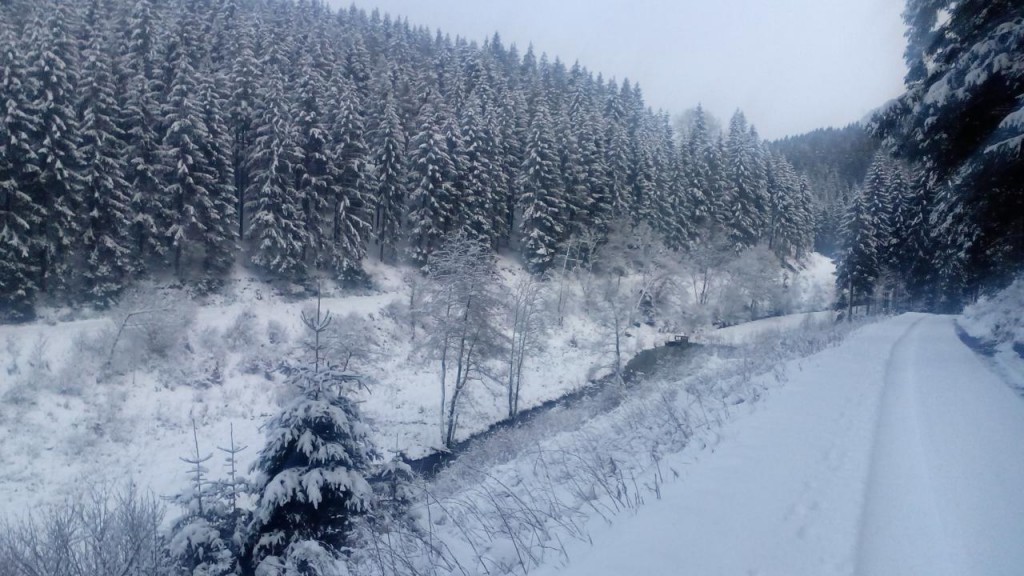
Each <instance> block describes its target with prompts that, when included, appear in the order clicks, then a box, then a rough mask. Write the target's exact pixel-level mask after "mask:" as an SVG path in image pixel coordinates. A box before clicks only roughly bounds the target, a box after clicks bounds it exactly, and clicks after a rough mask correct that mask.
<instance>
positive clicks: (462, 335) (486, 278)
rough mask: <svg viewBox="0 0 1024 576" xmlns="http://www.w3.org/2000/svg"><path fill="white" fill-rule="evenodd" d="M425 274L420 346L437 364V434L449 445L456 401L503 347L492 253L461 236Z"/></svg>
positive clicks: (437, 254)
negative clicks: (424, 329) (424, 327)
mask: <svg viewBox="0 0 1024 576" xmlns="http://www.w3.org/2000/svg"><path fill="white" fill-rule="evenodd" d="M427 275H428V278H429V280H430V281H429V283H428V285H427V286H426V287H425V290H424V309H425V316H426V318H425V321H427V322H429V332H428V333H427V337H426V339H425V341H424V343H423V346H424V347H425V349H426V350H427V351H428V353H429V354H430V355H431V357H433V358H434V359H435V360H437V361H438V362H439V365H440V366H439V367H440V373H439V376H440V385H441V403H440V406H441V413H440V430H441V441H442V443H443V444H444V446H446V447H447V446H451V445H452V443H453V442H454V441H455V433H456V430H457V428H458V416H459V399H460V397H461V396H462V394H463V393H464V392H465V390H466V386H467V384H469V382H470V381H471V380H473V379H476V378H478V377H479V376H480V375H481V374H480V364H481V362H483V361H485V360H487V359H489V358H493V357H495V356H496V355H498V354H499V353H500V352H501V351H502V349H503V348H504V337H503V335H502V333H501V331H500V329H499V326H498V318H499V315H500V310H501V299H500V297H499V294H498V282H497V274H496V271H495V269H494V255H493V252H491V250H490V248H489V247H488V246H486V245H484V244H482V243H479V242H476V241H474V240H471V239H468V238H466V237H465V236H464V235H462V234H457V235H455V236H453V237H451V238H449V239H448V240H447V241H446V242H445V243H444V244H443V245H442V246H441V247H440V248H439V249H438V250H437V251H435V252H434V253H433V254H432V255H431V257H430V265H429V268H428V270H427ZM449 377H451V378H449Z"/></svg>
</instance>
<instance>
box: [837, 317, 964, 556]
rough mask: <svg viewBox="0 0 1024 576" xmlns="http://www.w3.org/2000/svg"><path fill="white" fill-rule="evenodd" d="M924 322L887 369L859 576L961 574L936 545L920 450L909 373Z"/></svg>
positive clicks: (946, 550) (936, 521)
mask: <svg viewBox="0 0 1024 576" xmlns="http://www.w3.org/2000/svg"><path fill="white" fill-rule="evenodd" d="M923 321H924V318H923V317H922V318H919V319H918V320H916V321H915V322H914V323H913V324H911V325H910V326H909V327H908V328H907V331H906V332H905V333H904V334H903V336H901V337H900V339H899V340H897V341H896V344H895V345H894V346H893V348H892V352H891V354H890V355H889V359H888V361H887V363H886V367H885V383H884V386H885V388H884V390H883V392H882V399H881V407H880V410H879V416H878V423H877V424H876V429H875V440H874V447H873V449H872V455H871V465H870V470H869V472H868V480H867V485H866V487H865V496H864V510H863V513H862V517H861V524H860V535H859V539H858V546H857V548H858V554H857V564H858V565H857V573H858V574H865V575H867V574H871V575H878V576H883V575H886V574H893V575H896V574H901V575H904V574H929V575H931V576H942V575H945V574H948V575H949V576H954V575H956V574H959V573H961V572H960V571H959V570H957V569H954V567H953V562H954V558H953V557H952V556H955V553H953V552H952V551H951V550H950V544H949V543H941V544H940V542H941V541H942V540H943V539H944V535H943V531H942V530H941V529H940V524H941V522H940V517H939V513H938V509H937V506H936V502H935V495H934V491H933V489H932V486H931V478H930V477H929V474H928V463H927V462H926V461H925V454H924V450H923V448H922V437H921V434H922V430H921V421H920V414H919V413H918V406H917V403H916V401H915V396H916V391H915V390H914V386H915V382H914V378H913V370H914V365H915V363H916V361H917V356H916V353H915V352H916V349H917V346H918V345H919V344H918V341H917V332H918V330H919V329H920V326H921V323H922V322H923ZM921 543H928V544H929V545H928V546H924V547H922V546H921ZM936 552H938V555H936Z"/></svg>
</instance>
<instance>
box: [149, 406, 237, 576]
mask: <svg viewBox="0 0 1024 576" xmlns="http://www.w3.org/2000/svg"><path fill="white" fill-rule="evenodd" d="M192 435H193V441H194V452H193V453H192V454H190V455H189V457H188V458H181V460H182V461H183V462H185V463H186V464H188V465H189V470H188V475H189V487H188V489H187V490H185V491H183V492H182V493H180V494H177V495H175V496H174V497H173V498H172V501H173V502H174V503H175V504H177V505H179V506H180V507H181V508H182V509H183V510H184V513H183V514H182V516H181V517H179V518H178V519H177V520H175V522H174V524H173V525H172V527H171V536H170V541H169V542H168V545H167V548H168V552H169V553H170V556H171V558H172V559H173V560H174V561H175V563H176V564H177V568H178V569H179V570H181V571H182V572H184V573H185V574H188V575H189V576H226V575H228V574H237V573H238V571H239V568H240V565H239V557H240V555H241V542H242V540H241V536H242V535H241V530H242V529H244V527H245V525H246V524H247V523H248V513H247V512H246V511H245V510H243V509H241V508H240V507H239V497H240V496H241V495H242V494H243V493H245V492H246V490H247V482H246V480H245V479H244V478H241V477H240V476H238V474H237V460H236V458H237V455H238V453H239V452H241V451H242V450H245V447H244V446H236V445H235V442H234V427H232V432H231V444H230V447H229V448H218V450H220V451H222V452H224V453H225V454H226V458H225V459H226V463H225V464H226V468H227V469H228V474H229V475H228V478H227V479H226V480H217V481H210V480H207V477H208V474H209V471H208V470H207V468H206V466H204V464H205V463H206V462H208V461H209V460H210V459H211V458H212V457H213V455H212V454H207V455H205V456H203V455H201V453H200V451H199V437H198V434H197V432H196V429H195V422H194V421H193V423H192Z"/></svg>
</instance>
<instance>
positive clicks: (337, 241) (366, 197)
mask: <svg viewBox="0 0 1024 576" xmlns="http://www.w3.org/2000/svg"><path fill="white" fill-rule="evenodd" d="M331 98H332V99H333V101H335V102H337V106H338V107H339V108H338V111H337V114H336V116H335V117H334V118H333V122H332V127H331V138H332V141H333V143H334V149H333V151H332V153H331V161H332V164H333V166H334V170H333V172H332V174H333V183H332V186H331V192H332V193H333V194H332V196H331V198H329V200H328V201H329V204H330V215H331V216H330V221H329V222H328V226H329V227H330V234H329V235H328V244H327V246H328V247H327V250H326V251H325V254H324V259H323V260H324V263H325V267H326V268H327V269H329V270H331V271H332V272H333V273H334V274H335V275H336V277H338V278H341V279H351V278H354V277H356V276H358V275H359V274H360V273H361V271H362V260H363V257H364V256H366V245H367V241H368V240H369V238H370V235H371V233H372V228H373V200H372V196H371V187H372V180H371V179H372V176H373V174H372V172H371V170H370V151H369V149H368V147H367V141H366V130H365V123H364V120H363V115H362V112H361V110H360V108H361V106H362V103H361V102H360V100H359V94H358V91H357V90H356V89H355V87H353V86H351V85H349V83H348V82H347V81H339V82H338V83H337V84H336V86H335V91H334V92H333V93H332V95H331Z"/></svg>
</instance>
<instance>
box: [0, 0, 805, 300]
mask: <svg viewBox="0 0 1024 576" xmlns="http://www.w3.org/2000/svg"><path fill="white" fill-rule="evenodd" d="M0 74H2V76H0V96H2V98H3V101H4V102H6V106H5V108H4V110H3V115H2V116H0V231H2V233H0V315H2V316H3V317H5V318H7V319H13V320H17V319H23V318H27V317H31V316H32V314H33V305H34V304H35V303H37V302H38V301H40V300H44V301H47V302H55V303H90V304H94V305H98V306H105V305H108V304H110V303H112V302H113V301H115V300H116V299H117V297H118V294H119V292H120V291H121V290H123V288H124V287H125V286H127V285H129V284H130V283H131V282H133V281H135V280H138V279H141V278H149V277H159V278H166V277H168V276H173V278H175V279H178V280H181V281H185V282H188V283H192V284H194V285H197V286H200V287H202V288H204V289H209V288H211V287H215V286H216V282H217V281H218V280H220V279H223V278H224V277H225V275H226V274H228V272H229V271H230V270H231V269H232V268H233V267H234V266H235V265H236V264H238V263H244V264H245V265H247V266H251V267H253V268H254V269H256V270H258V271H260V272H261V273H263V274H265V275H266V277H268V278H275V277H276V278H287V279H289V280H291V281H295V282H298V283H302V282H304V281H306V280H307V279H310V278H313V277H314V276H317V275H321V274H322V275H326V276H329V277H332V278H335V279H341V280H345V281H358V280H359V278H360V277H361V276H362V272H361V271H362V263H363V262H364V260H365V259H366V258H368V257H371V255H372V257H375V258H381V259H384V260H387V261H394V260H396V259H407V258H410V259H412V260H413V261H415V262H417V263H419V264H425V263H427V262H428V261H429V259H430V255H431V253H432V252H433V251H434V250H435V249H436V248H437V247H438V246H439V244H440V242H441V241H442V239H443V238H445V237H447V236H449V235H451V234H454V233H456V232H460V233H463V234H465V235H466V236H467V237H469V238H471V239H476V240H479V241H481V242H484V243H486V244H488V245H490V246H491V247H492V248H494V249H499V248H502V249H504V248H508V249H511V250H514V251H517V252H519V253H521V255H522V257H523V259H524V261H525V263H526V265H527V266H528V268H529V269H530V270H531V271H533V272H534V273H538V274H540V273H543V272H544V271H545V270H547V269H548V268H549V267H551V265H552V263H553V262H554V261H555V259H556V257H557V255H558V254H560V253H565V252H566V251H573V252H575V253H574V254H573V257H574V258H577V259H579V258H586V255H585V254H582V253H580V252H581V251H580V250H579V249H578V246H580V245H583V244H585V243H584V242H575V241H571V239H575V238H583V237H586V238H588V239H589V241H593V240H595V239H596V240H597V241H598V242H603V240H604V239H605V238H606V237H607V236H608V234H609V233H612V232H621V233H624V234H629V233H632V232H633V231H635V230H637V229H639V228H648V227H649V228H650V229H652V230H653V231H655V232H656V234H657V237H658V238H659V239H660V241H661V242H662V243H663V244H664V245H665V246H667V247H668V248H669V249H671V250H675V251H678V252H680V253H687V252H692V251H694V250H696V251H698V252H700V251H702V250H704V249H705V248H708V247H714V248H715V249H716V250H721V249H737V248H743V247H747V246H753V245H755V244H758V243H764V244H766V245H767V246H768V247H770V248H771V249H772V250H773V251H774V252H775V253H776V254H778V255H780V256H788V255H796V254H799V253H802V252H803V251H805V250H807V249H808V248H809V247H810V244H811V231H812V229H813V225H812V219H813V214H812V210H811V198H812V193H811V191H810V189H809V184H808V182H807V181H805V180H802V179H801V178H799V177H798V176H797V175H796V173H795V171H794V169H793V167H792V166H791V164H790V162H788V161H786V160H785V159H784V158H783V157H782V155H781V154H778V153H775V152H772V151H770V150H769V149H768V148H767V147H766V146H765V144H764V143H763V142H762V141H761V140H760V139H759V137H758V135H757V132H756V131H755V130H754V129H753V127H752V126H751V125H750V124H748V122H747V120H746V119H745V118H744V116H743V114H742V113H741V112H737V113H736V115H735V116H734V117H733V118H732V120H731V122H730V123H729V128H728V130H727V133H726V134H725V135H724V136H723V137H722V138H720V139H718V138H713V137H712V136H711V135H709V133H708V131H707V130H706V126H705V122H704V119H703V113H698V114H697V117H696V119H695V121H694V128H693V129H692V130H690V131H689V134H688V135H687V137H686V138H677V137H676V136H674V134H673V131H672V129H671V127H670V122H669V115H668V114H667V113H664V112H655V111H652V110H651V109H649V108H648V107H647V106H646V105H645V104H644V99H643V96H642V91H641V89H640V87H638V86H636V85H634V84H632V83H630V82H629V81H628V80H621V81H618V80H616V79H605V78H603V77H602V76H601V75H600V74H598V73H595V72H592V71H590V70H588V69H586V68H584V67H583V66H582V65H580V64H574V65H572V66H568V65H566V64H565V63H563V62H561V61H559V60H558V59H557V58H553V59H552V58H548V57H547V56H545V55H540V56H538V55H537V54H535V53H534V52H533V51H532V49H526V50H525V51H523V50H520V49H518V48H517V47H515V46H506V45H505V44H503V43H502V41H501V39H500V37H499V36H498V35H495V36H494V37H493V38H491V39H490V40H488V41H486V42H484V43H483V44H477V43H473V42H469V41H467V40H464V39H459V38H456V39H452V38H450V37H447V36H444V35H442V34H440V33H437V34H435V33H433V32H431V31H429V30H426V29H423V28H416V27H413V26H411V25H410V24H409V23H407V22H405V21H402V20H393V19H390V18H389V17H388V16H382V15H380V14H378V13H373V14H366V13H365V12H362V11H360V10H358V9H356V8H352V9H349V10H345V11H341V12H338V13H334V12H332V11H331V10H329V9H328V8H326V7H325V6H324V5H323V4H322V3H320V2H310V1H299V2H292V1H285V0H264V1H256V0H165V1H157V0H131V1H129V0H121V1H113V0H109V1H108V0H91V1H89V2H67V1H56V0H44V1H38V2H37V1H31V2H30V1H25V0H13V1H9V2H4V3H3V4H2V5H0ZM641 225H644V226H641ZM573 247H577V248H573Z"/></svg>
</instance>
